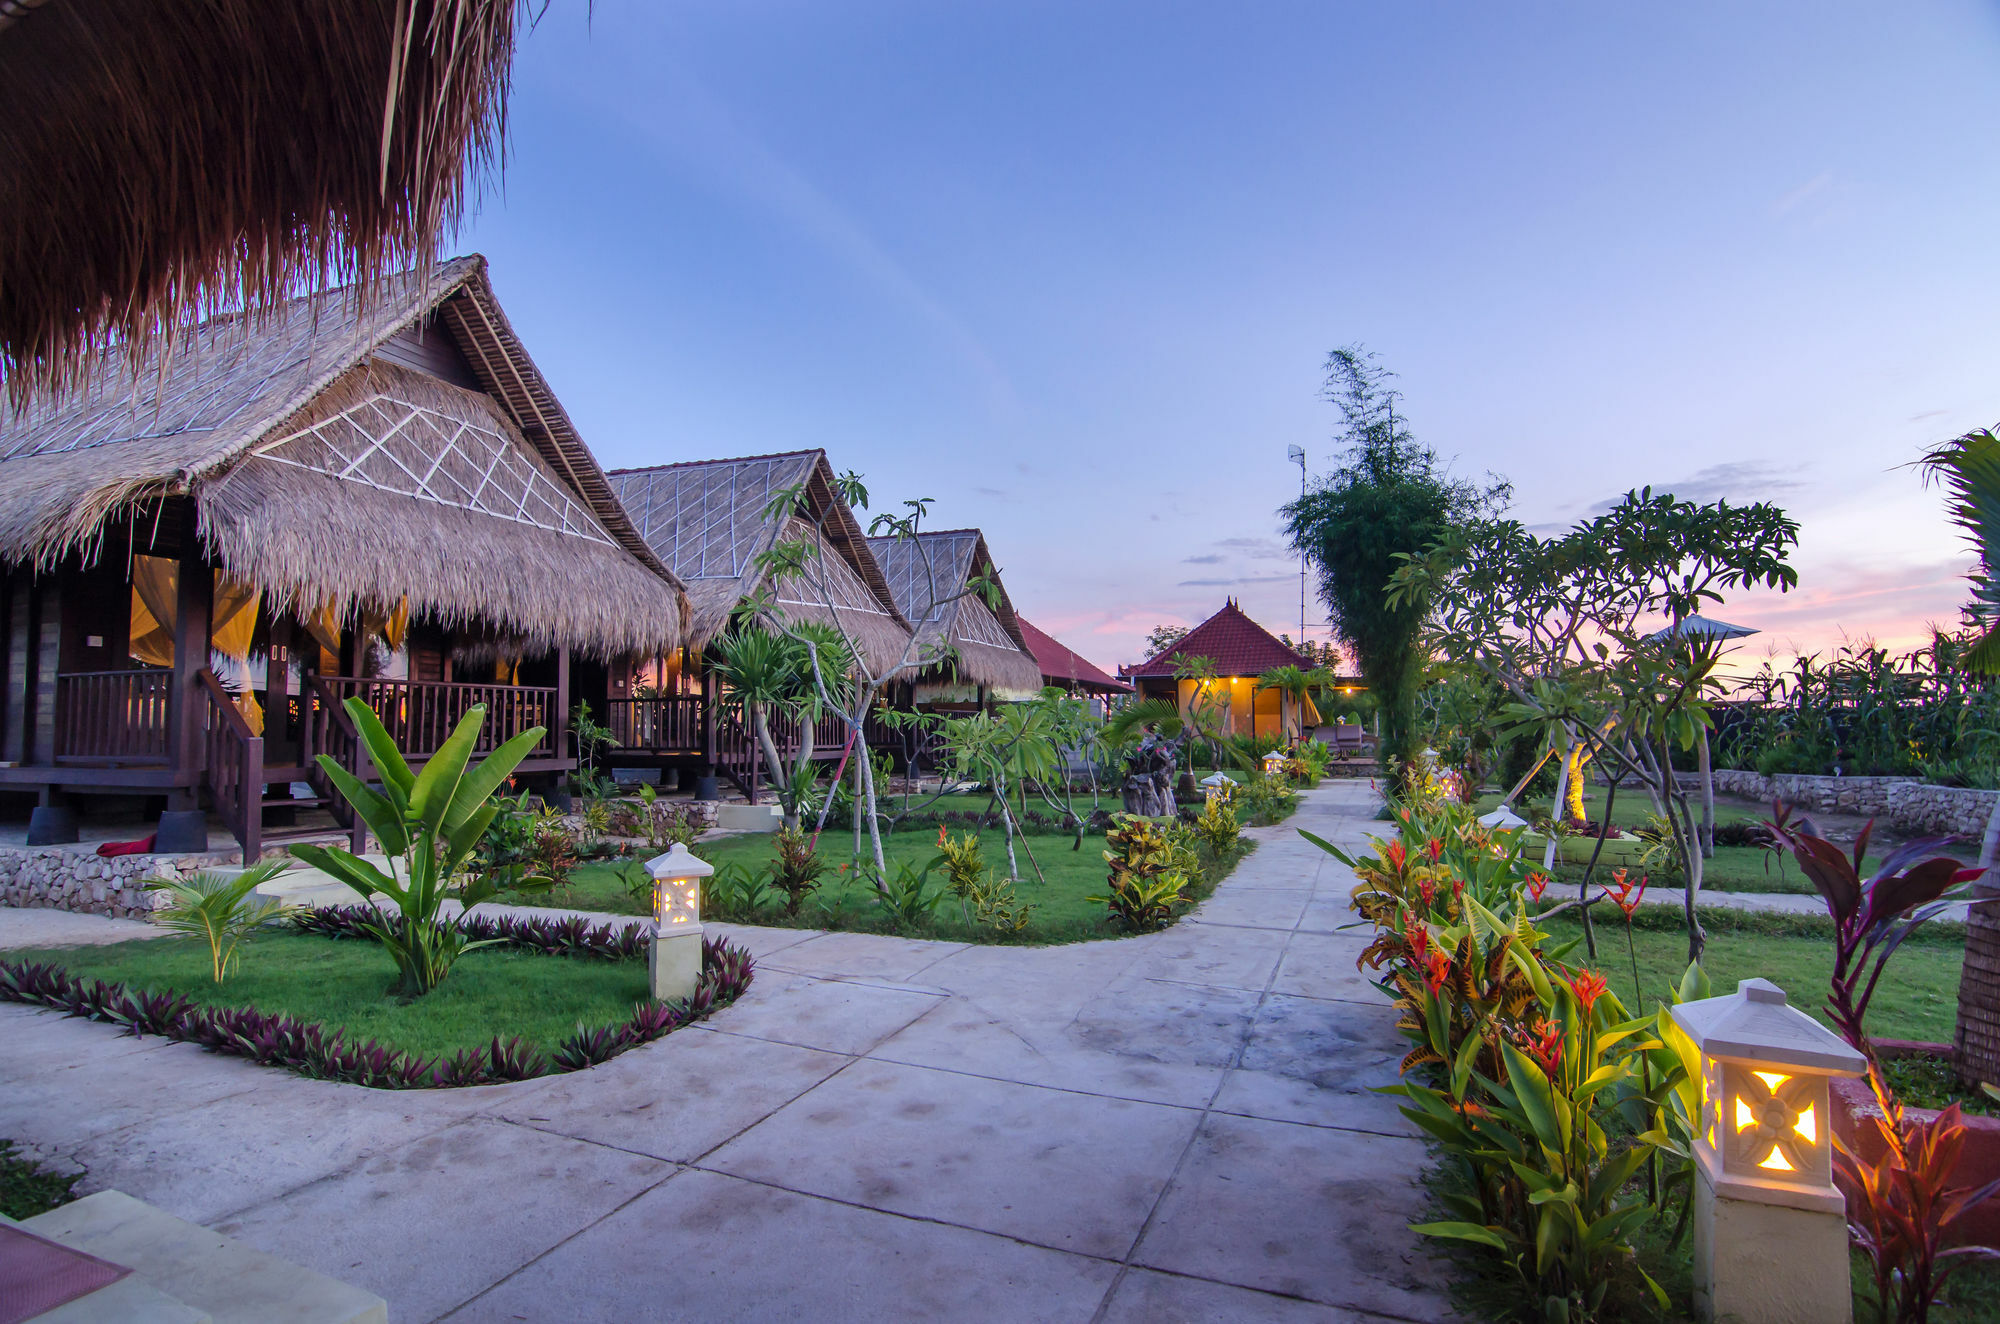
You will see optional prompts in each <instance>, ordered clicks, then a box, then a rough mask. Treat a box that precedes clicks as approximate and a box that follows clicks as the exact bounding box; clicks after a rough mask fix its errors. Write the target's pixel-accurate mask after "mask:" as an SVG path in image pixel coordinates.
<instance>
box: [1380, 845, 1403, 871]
mask: <svg viewBox="0 0 2000 1324" xmlns="http://www.w3.org/2000/svg"><path fill="white" fill-rule="evenodd" d="M1382 858H1383V859H1385V860H1387V861H1388V862H1389V867H1390V868H1391V869H1394V870H1395V871H1396V872H1397V873H1401V872H1402V871H1403V861H1404V860H1405V859H1407V858H1409V857H1408V856H1407V855H1405V854H1404V853H1403V843H1402V842H1400V841H1392V842H1390V843H1389V844H1388V845H1387V846H1385V847H1383V848H1382Z"/></svg>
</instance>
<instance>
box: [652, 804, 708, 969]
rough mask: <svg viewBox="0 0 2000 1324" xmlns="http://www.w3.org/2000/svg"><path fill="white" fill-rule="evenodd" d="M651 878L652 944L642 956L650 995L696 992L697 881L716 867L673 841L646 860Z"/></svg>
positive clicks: (698, 960)
mask: <svg viewBox="0 0 2000 1324" xmlns="http://www.w3.org/2000/svg"><path fill="white" fill-rule="evenodd" d="M646 872H647V873H648V874H649V875H651V877H652V879H653V947H652V951H651V952H649V953H648V954H647V957H646V971H647V974H648V975H649V976H650V978H651V982H652V989H653V997H654V999H655V1000H656V1001H659V1002H678V1001H680V1000H681V999H682V998H687V997H692V996H694V990H695V985H696V983H698V982H699V981H700V979H701V880H702V879H704V878H706V877H708V876H709V875H710V874H713V873H714V872H715V866H714V865H712V864H710V863H709V862H708V861H707V860H704V859H701V858H699V857H698V856H695V855H693V854H691V853H689V851H688V848H687V847H686V846H685V845H684V844H682V843H680V842H675V843H674V848H673V849H672V850H670V851H668V852H667V853H666V854H665V855H655V856H654V857H653V858H652V859H650V860H647V861H646Z"/></svg>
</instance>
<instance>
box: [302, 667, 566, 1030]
mask: <svg viewBox="0 0 2000 1324" xmlns="http://www.w3.org/2000/svg"><path fill="white" fill-rule="evenodd" d="M346 708H347V714H348V719H349V720H350V721H352V722H353V724H354V727H355V730H356V731H358V732H359V733H360V736H361V739H362V742H363V743H364V744H366V745H367V747H368V755H369V757H370V758H371V759H372V760H373V761H374V764H375V767H376V770H377V772H378V773H379V775H380V777H381V783H382V789H381V790H380V791H376V790H374V789H372V788H371V787H369V786H368V785H366V784H365V783H363V782H362V781H361V780H360V779H359V778H357V777H356V776H355V775H354V774H353V773H351V772H349V771H348V770H347V769H346V768H344V767H342V766H341V765H340V763H339V761H338V760H336V759H334V758H333V757H331V756H330V755H326V754H322V755H320V756H319V764H320V768H321V769H322V770H323V771H324V772H325V773H326V775H327V777H328V778H329V779H330V780H331V781H332V782H333V784H334V787H335V788H336V789H338V790H339V792H340V793H341V795H342V797H344V798H345V799H346V800H347V802H348V803H349V804H350V805H352V806H353V807H354V812H355V813H356V814H358V815H359V816H360V817H361V819H362V821H363V822H365V823H366V824H367V825H368V829H369V831H371V832H373V833H374V834H375V839H376V840H377V841H379V842H381V844H382V849H383V851H384V852H385V853H386V854H388V855H389V856H390V857H391V862H390V872H389V873H384V872H383V871H382V870H380V869H378V868H376V867H375V866H374V865H372V864H370V863H369V862H368V861H366V860H363V859H360V858H358V857H357V856H354V855H351V854H349V853H348V852H346V851H344V850H341V849H339V848H337V847H333V846H294V847H292V854H294V855H296V856H298V857H299V858H300V859H302V860H304V861H305V862H306V863H308V864H311V865H314V866H315V867H317V868H319V869H320V870H321V871H322V872H324V873H326V874H327V875H329V876H330V877H333V878H337V879H339V880H340V881H341V882H343V883H345V884H347V885H348V886H349V887H351V888H353V889H354V890H355V891H357V892H359V893H360V894H361V895H362V896H364V897H374V896H383V897H387V898H388V899H389V900H390V901H392V902H393V903H395V906H396V909H397V917H398V918H399V919H400V920H401V923H400V924H397V923H393V922H391V920H390V919H389V917H387V916H384V917H383V919H382V921H381V922H380V923H379V924H378V925H377V926H376V928H375V934H376V937H377V939H378V940H379V941H380V942H381V944H382V946H383V949H384V950H385V951H387V952H388V953H389V956H390V958H391V959H392V960H394V962H395V964H396V972H397V975H398V980H397V986H396V987H397V991H398V992H399V993H401V994H403V995H404V996H407V997H420V996H422V995H423V994H425V993H428V992H429V991H430V990H431V989H433V988H435V987H436V986H437V985H438V983H439V982H440V981H441V980H443V979H444V977H445V976H446V974H448V973H449V972H450V970H451V967H452V965H453V964H454V963H455V962H456V961H457V960H458V958H459V957H461V956H463V955H464V954H465V953H466V952H467V951H470V950H472V949H473V947H475V946H480V945H483V944H479V943H468V942H467V941H466V938H465V933H464V930H462V929H461V928H460V927H459V926H458V925H456V924H453V923H451V922H449V921H448V920H444V919H442V918H441V917H440V912H441V909H442V907H443V905H444V903H445V901H446V900H448V899H455V900H457V901H459V902H460V903H461V904H462V905H464V906H465V907H466V908H468V909H470V908H471V907H472V906H474V905H476V904H478V903H479V902H480V901H483V900H485V899H487V898H488V897H490V896H492V895H493V892H494V884H493V881H492V880H491V879H490V878H488V877H485V876H483V875H482V876H474V875H472V874H470V873H469V872H468V869H469V866H470V864H471V861H472V857H473V852H474V851H475V850H476V849H477V847H478V845H479V843H480V841H481V840H482V839H483V838H484V837H485V835H486V831H487V829H488V828H490V827H491V826H492V825H493V820H494V819H496V818H498V817H499V815H500V808H499V806H497V805H494V804H491V803H489V802H490V801H491V800H492V798H493V794H494V792H495V791H497V790H498V789H499V787H500V785H501V784H502V783H503V782H505V781H506V780H507V778H508V777H510V776H511V775H513V772H514V769H515V767H516V766H518V765H519V764H520V762H521V760H522V759H523V758H525V757H527V754H528V751H529V750H531V749H533V748H534V747H535V746H536V744H537V743H539V742H540V740H541V738H542V728H541V727H539V726H537V727H532V728H530V729H529V730H527V731H523V732H522V733H521V734H519V735H517V736H515V737H514V738H513V739H511V740H509V741H507V742H506V743H505V744H503V745H501V746H500V747H499V748H498V749H496V750H494V751H493V752H492V753H491V754H489V755H488V756H487V757H486V758H485V759H484V760H483V761H482V762H481V763H480V764H479V765H478V766H477V767H473V766H471V758H472V750H473V746H474V743H475V742H476V741H477V739H478V736H479V729H480V727H481V726H483V725H484V724H485V722H486V705H485V704H475V705H473V707H472V709H471V710H470V711H469V712H467V713H466V715H465V718H464V720H463V721H461V722H460V723H459V724H458V727H457V729H456V730H454V731H453V732H452V733H451V736H450V738H448V739H447V740H446V741H445V742H444V744H443V745H442V746H440V747H439V748H438V751H437V753H435V754H434V755H432V756H431V758H430V761H429V762H427V763H425V764H424V770H423V771H422V772H421V773H414V772H411V771H410V765H409V764H408V762H406V761H405V760H404V758H403V754H402V751H401V750H399V749H397V748H396V742H395V741H394V740H392V739H391V738H390V736H389V733H388V732H387V731H386V730H384V729H383V727H382V722H381V719H380V718H378V717H376V715H375V711H374V709H372V708H370V707H369V706H368V705H367V704H365V703H363V702H361V700H359V699H349V700H347V703H346ZM461 878H463V879H465V881H463V882H460V881H458V880H460V879H461Z"/></svg>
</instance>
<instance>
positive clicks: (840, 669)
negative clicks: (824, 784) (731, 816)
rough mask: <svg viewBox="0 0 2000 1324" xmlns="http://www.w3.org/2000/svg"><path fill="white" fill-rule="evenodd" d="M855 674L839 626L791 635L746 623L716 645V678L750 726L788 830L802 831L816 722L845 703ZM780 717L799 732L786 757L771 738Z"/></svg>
mask: <svg viewBox="0 0 2000 1324" xmlns="http://www.w3.org/2000/svg"><path fill="white" fill-rule="evenodd" d="M808 641H810V647H809V645H808ZM815 652H816V653H817V655H818V659H819V663H820V665H819V668H818V670H817V672H816V671H815V668H814V665H813V660H814V659H813V654H814V653H815ZM854 671H855V662H854V659H853V658H851V657H849V656H848V655H847V643H846V640H845V639H843V638H842V636H841V634H840V632H839V631H838V630H837V629H835V628H834V627H832V626H829V625H823V624H821V623H819V622H817V621H805V622H800V623H798V624H797V625H794V626H793V627H792V631H791V632H790V633H779V632H777V631H774V630H770V629H767V628H766V627H764V626H762V625H759V624H757V623H755V622H754V621H741V622H738V624H737V625H736V626H735V628H733V629H732V630H730V632H729V633H728V634H726V635H725V636H723V638H722V639H721V640H720V641H719V644H718V646H717V648H716V659H715V672H716V675H717V676H718V677H720V678H721V680H722V682H723V683H724V684H725V685H727V686H728V695H727V698H726V699H725V702H726V703H727V704H728V706H729V707H731V708H733V709H736V710H737V711H739V712H741V713H742V714H743V715H744V717H745V718H746V719H747V721H748V724H749V727H750V732H751V735H752V737H753V738H754V739H755V740H756V742H757V748H758V751H759V752H760V753H761V754H762V755H763V758H764V766H765V770H766V771H767V772H768V773H769V774H770V776H771V785H772V787H773V789H774V790H776V792H777V795H778V805H779V808H780V809H781V810H782V811H783V813H784V819H785V826H786V827H790V828H795V827H797V826H798V825H799V811H800V806H801V805H802V804H803V802H804V800H805V798H806V796H807V794H808V792H809V791H810V789H811V787H812V784H813V782H814V780H815V777H816V771H817V765H815V763H814V762H813V755H814V752H815V751H814V746H813V728H814V724H815V723H817V722H818V720H819V718H820V717H821V716H822V714H823V713H824V712H825V711H826V709H827V708H828V707H829V701H831V703H833V704H837V703H838V702H840V701H841V700H842V699H844V698H845V697H846V692H847V689H848V688H849V686H850V685H851V684H852V681H853V675H854ZM822 681H823V682H824V683H822ZM780 715H782V716H786V717H790V718H791V719H793V721H794V723H795V724H796V726H797V728H798V733H799V738H798V745H797V748H796V749H795V750H793V752H792V754H791V755H790V757H789V758H788V757H787V756H785V755H784V754H782V753H781V752H780V751H779V749H778V742H777V740H776V738H775V737H774V736H773V735H772V732H771V719H772V718H773V717H774V716H780Z"/></svg>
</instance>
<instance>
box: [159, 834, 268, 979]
mask: <svg viewBox="0 0 2000 1324" xmlns="http://www.w3.org/2000/svg"><path fill="white" fill-rule="evenodd" d="M284 868H285V861H283V860H262V861H259V862H258V863H256V864H253V865H251V866H250V867H249V868H247V869H245V870H243V871H242V872H241V873H239V874H236V875H234V876H233V877H232V876H230V875H228V874H220V873H212V872H202V873H198V874H195V875H194V876H193V877H192V878H188V879H186V880H184V881H176V880H173V879H166V880H162V881H159V882H152V883H147V884H146V890H147V891H148V892H164V893H166V894H167V898H166V904H164V905H162V906H158V907H156V908H155V909H154V911H153V922H154V923H155V924H157V925H159V926H160V927H161V928H163V929H168V930H170V931H172V932H174V933H180V934H185V935H187V936H189V937H194V938H200V939H202V940H203V941H205V942H207V943H208V952H209V957H210V961H211V964H212V967H213V970H214V974H215V982H216V983H218V984H220V983H221V982H222V981H223V980H224V979H227V978H228V977H229V972H230V970H231V969H233V968H234V967H235V964H236V961H237V959H238V952H237V949H238V948H239V947H240V946H241V945H242V943H243V940H244V939H246V938H248V937H249V936H250V935H251V934H253V933H255V932H256V931H257V930H259V929H261V928H264V927H266V926H267V925H271V924H275V923H276V922H277V921H279V920H281V919H283V918H284V917H285V916H287V915H289V914H290V913H291V912H292V907H291V906H288V905H286V904H285V903H284V902H282V901H274V900H271V899H270V898H268V897H253V896H252V895H251V893H252V892H254V891H256V890H257V888H259V887H261V886H263V885H264V884H265V883H267V882H269V881H270V880H271V879H272V878H274V877H275V876H277V874H278V873H279V872H280V871H282V870H283V869H284Z"/></svg>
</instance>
